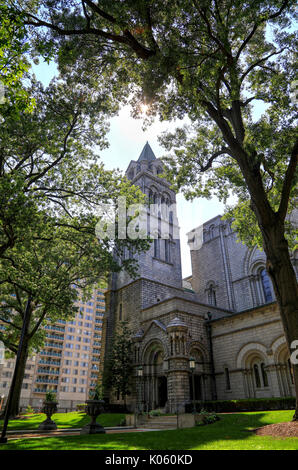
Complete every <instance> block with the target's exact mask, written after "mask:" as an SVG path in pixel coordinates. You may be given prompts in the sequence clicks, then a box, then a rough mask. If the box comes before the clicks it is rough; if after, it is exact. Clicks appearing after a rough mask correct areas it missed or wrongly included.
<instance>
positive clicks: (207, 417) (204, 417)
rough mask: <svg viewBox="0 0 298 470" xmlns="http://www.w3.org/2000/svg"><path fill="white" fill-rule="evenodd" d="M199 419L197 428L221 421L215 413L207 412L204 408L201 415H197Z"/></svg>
mask: <svg viewBox="0 0 298 470" xmlns="http://www.w3.org/2000/svg"><path fill="white" fill-rule="evenodd" d="M197 417H198V419H197V422H196V426H202V425H204V424H211V423H215V421H218V420H219V417H218V416H217V414H215V413H213V412H209V411H206V410H205V409H204V408H202V409H201V411H200V413H198V415H197Z"/></svg>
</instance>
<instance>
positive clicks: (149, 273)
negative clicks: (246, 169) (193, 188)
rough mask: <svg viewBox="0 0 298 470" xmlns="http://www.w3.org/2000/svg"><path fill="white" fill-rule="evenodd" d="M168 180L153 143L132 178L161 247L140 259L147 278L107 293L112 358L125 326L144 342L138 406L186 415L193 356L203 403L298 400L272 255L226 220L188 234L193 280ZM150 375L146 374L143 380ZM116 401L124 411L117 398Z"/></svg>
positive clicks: (137, 350) (124, 280) (107, 342)
mask: <svg viewBox="0 0 298 470" xmlns="http://www.w3.org/2000/svg"><path fill="white" fill-rule="evenodd" d="M161 172H162V163H161V161H160V160H159V159H157V158H156V157H155V155H154V153H153V152H152V149H151V147H150V145H149V144H148V143H147V144H146V145H145V147H144V149H143V151H142V152H141V154H140V156H139V158H138V160H137V161H134V160H133V161H131V162H130V164H129V166H128V169H127V172H126V175H127V177H128V178H129V179H130V180H131V182H132V183H133V184H135V185H138V186H139V187H140V188H141V190H142V192H143V193H145V194H146V195H147V196H148V198H149V201H150V203H151V204H152V203H153V206H152V207H153V208H152V207H149V205H148V212H147V229H148V232H149V231H150V233H151V235H153V237H154V240H153V242H152V245H151V248H150V250H148V251H147V252H146V253H142V254H141V255H139V256H138V262H139V273H138V278H137V279H131V278H130V277H129V276H128V274H126V273H125V272H122V273H120V274H118V275H117V274H113V275H112V277H111V279H110V283H109V287H108V290H107V293H106V311H107V313H106V317H105V320H104V328H103V344H104V347H105V357H108V355H109V348H110V347H111V345H112V341H113V335H114V332H115V330H116V329H117V325H118V324H119V322H120V321H123V320H126V321H127V322H128V324H129V325H130V327H131V330H132V331H133V335H134V338H133V339H134V373H133V375H132V378H131V390H132V394H131V395H130V396H129V397H128V402H129V406H130V407H131V408H132V409H134V408H135V407H136V406H139V405H141V404H142V406H144V407H146V409H154V408H158V407H165V409H166V410H169V411H173V410H175V409H176V407H177V406H179V407H180V408H183V407H184V405H185V404H186V403H188V402H189V401H190V400H191V399H192V395H193V387H192V383H193V382H192V374H191V371H190V367H189V359H190V358H191V357H193V358H194V359H195V370H194V394H195V397H194V398H195V399H198V400H207V399H236V398H245V397H274V396H291V395H293V394H294V387H293V379H292V375H291V367H290V363H289V354H288V351H287V347H286V342H285V338H284V334H283V328H282V323H281V319H280V315H279V311H278V305H277V303H276V302H275V298H274V293H273V289H272V285H271V282H270V279H269V277H268V275H267V273H266V270H265V256H264V253H262V252H260V251H259V250H257V249H256V248H255V249H253V250H251V249H248V248H247V247H246V246H245V245H243V244H241V243H237V241H236V234H235V233H233V231H232V229H231V226H230V224H229V223H228V222H226V221H223V220H222V218H221V216H217V217H215V218H213V219H212V220H210V221H208V222H206V223H205V224H203V225H202V226H200V227H198V228H196V229H194V230H193V231H192V232H191V233H189V234H188V236H189V247H190V250H191V261H192V276H189V277H188V278H187V279H184V280H183V279H182V276H181V260H180V240H179V233H178V230H177V226H178V222H177V219H176V214H175V207H174V205H175V202H176V195H175V193H174V191H173V190H172V189H171V188H170V185H169V183H168V182H167V181H165V180H164V179H163V178H161V177H160V176H159V174H160V173H161ZM165 226H166V227H167V229H166V230H162V228H164V227H165ZM164 233H167V235H166V236H165V235H164ZM128 256H133V255H132V254H128ZM293 263H294V265H295V260H294V259H293ZM295 269H297V265H295ZM140 366H141V368H142V372H143V375H142V377H141V378H139V379H137V370H138V369H139V368H140ZM138 384H139V385H138ZM109 398H110V401H111V402H112V403H121V397H120V398H119V397H116V396H115V394H113V393H112V392H111V393H110V394H109ZM118 398H119V399H118Z"/></svg>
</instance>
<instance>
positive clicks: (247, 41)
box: [236, 0, 289, 60]
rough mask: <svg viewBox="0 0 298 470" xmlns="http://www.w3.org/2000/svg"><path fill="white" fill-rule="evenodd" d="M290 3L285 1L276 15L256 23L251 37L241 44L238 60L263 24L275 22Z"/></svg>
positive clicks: (237, 55) (287, 0)
mask: <svg viewBox="0 0 298 470" xmlns="http://www.w3.org/2000/svg"><path fill="white" fill-rule="evenodd" d="M288 3H289V0H285V1H284V2H283V4H282V6H281V7H280V9H279V10H278V11H277V12H276V13H273V14H272V15H270V16H268V17H267V18H266V17H265V18H263V19H261V20H260V21H259V22H258V23H255V25H254V26H253V28H252V30H251V32H250V33H249V35H248V36H247V37H246V38H245V40H244V41H243V43H242V44H241V46H240V48H239V50H238V52H237V54H236V60H238V59H239V57H240V55H241V53H242V51H243V50H244V49H245V47H246V46H247V44H248V43H249V41H250V40H251V38H252V37H253V35H254V34H255V32H256V31H257V29H258V27H259V26H260V25H261V24H262V23H265V22H266V21H270V20H273V19H274V18H277V17H278V16H279V15H280V14H281V13H282V12H283V10H284V9H285V8H286V7H287V5H288Z"/></svg>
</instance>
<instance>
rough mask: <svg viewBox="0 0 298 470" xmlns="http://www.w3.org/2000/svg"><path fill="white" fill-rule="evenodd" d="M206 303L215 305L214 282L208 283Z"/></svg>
mask: <svg viewBox="0 0 298 470" xmlns="http://www.w3.org/2000/svg"><path fill="white" fill-rule="evenodd" d="M207 296H208V304H210V305H216V292H215V286H214V284H213V283H212V284H210V285H209V287H208V289H207Z"/></svg>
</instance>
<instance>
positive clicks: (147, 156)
mask: <svg viewBox="0 0 298 470" xmlns="http://www.w3.org/2000/svg"><path fill="white" fill-rule="evenodd" d="M143 160H147V161H148V162H152V161H153V160H156V156H155V155H154V153H153V150H152V148H151V147H150V145H149V142H148V140H147V142H146V144H145V145H144V148H143V150H142V152H141V154H140V156H139V158H138V162H141V161H143Z"/></svg>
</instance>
